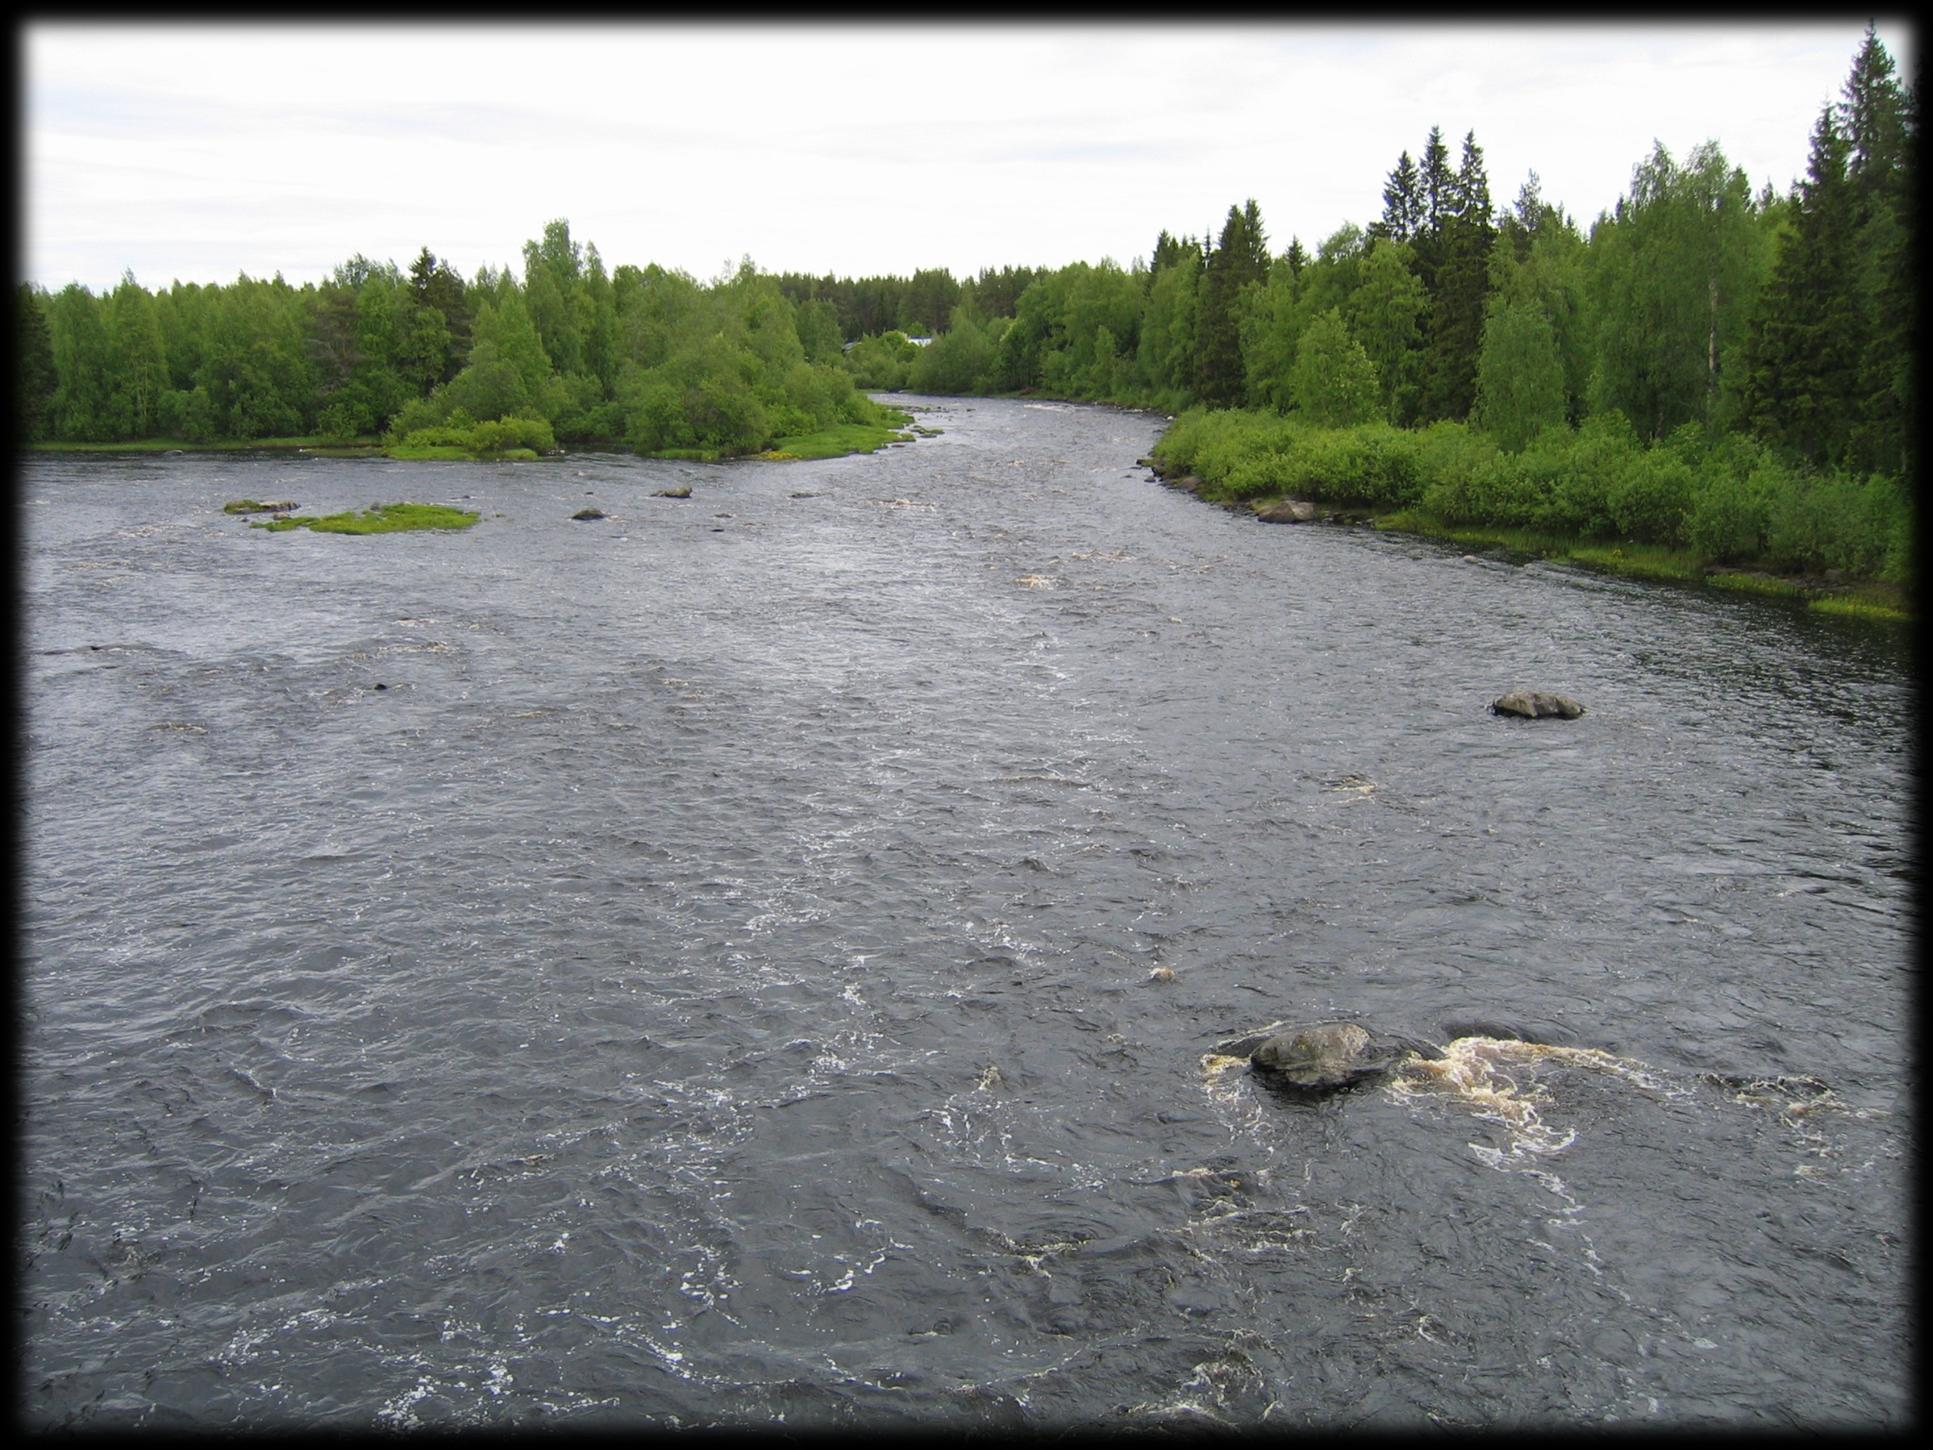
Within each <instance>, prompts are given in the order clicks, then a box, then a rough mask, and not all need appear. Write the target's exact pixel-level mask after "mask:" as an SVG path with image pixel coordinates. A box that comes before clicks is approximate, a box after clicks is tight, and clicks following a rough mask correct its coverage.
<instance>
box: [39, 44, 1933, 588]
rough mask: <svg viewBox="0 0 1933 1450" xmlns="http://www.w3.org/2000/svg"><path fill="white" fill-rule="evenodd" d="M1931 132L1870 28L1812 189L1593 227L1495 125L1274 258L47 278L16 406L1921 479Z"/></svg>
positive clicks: (1265, 250) (80, 422)
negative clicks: (1158, 433) (996, 430)
mask: <svg viewBox="0 0 1933 1450" xmlns="http://www.w3.org/2000/svg"><path fill="white" fill-rule="evenodd" d="M1917 144H1918V121H1917V98H1916V91H1915V90H1914V88H1913V87H1912V86H1911V85H1909V84H1906V83H1904V82H1903V81H1902V80H1901V78H1900V77H1899V75H1898V74H1897V71H1896V68H1895V66H1894V64H1893V61H1892V58H1891V57H1890V55H1888V53H1887V52H1886V49H1885V47H1884V46H1883V45H1882V44H1881V42H1880V41H1879V39H1878V37H1877V35H1876V34H1875V33H1874V32H1873V30H1872V28H1870V27H1869V28H1868V30H1867V33H1866V36H1865V38H1864V41H1863V43H1862V45H1861V47H1860V49H1859V51H1858V53H1857V55H1856V56H1855V58H1854V61H1853V65H1852V68H1851V72H1850V74H1849V76H1848V78H1847V80H1846V82H1845V84H1844V87H1843V89H1842V93H1841V98H1840V99H1839V100H1838V101H1837V102H1835V103H1829V104H1827V105H1826V106H1825V107H1823V108H1822V110H1821V112H1820V114H1819V116H1818V118H1817V122H1816V124H1815V126H1814V128H1813V132H1812V136H1811V146H1810V154H1809V157H1808V163H1807V170H1806V174H1805V176H1804V177H1803V178H1800V179H1797V180H1795V181H1794V183H1793V185H1792V186H1791V188H1790V189H1789V190H1788V191H1786V192H1784V193H1778V192H1775V191H1774V190H1773V189H1772V188H1771V187H1770V185H1769V184H1768V185H1767V186H1766V187H1765V188H1764V189H1762V190H1760V191H1758V192H1757V193H1754V192H1753V191H1752V189H1751V186H1750V184H1749V182H1748V180H1747V178H1746V177H1745V175H1744V173H1743V171H1741V170H1740V169H1738V168H1737V167H1735V166H1732V165H1731V164H1730V163H1728V162H1727V160H1726V159H1725V156H1724V154H1723V152H1722V150H1721V149H1720V147H1719V145H1718V143H1717V142H1715V141H1708V142H1706V143H1704V144H1702V145H1700V146H1698V147H1696V148H1695V149H1694V150H1692V151H1691V152H1690V154H1689V155H1688V156H1686V157H1684V158H1683V159H1682V160H1680V159H1678V158H1676V157H1674V156H1673V155H1672V154H1671V153H1670V152H1668V151H1667V150H1666V149H1665V147H1664V146H1663V145H1662V144H1656V145H1654V149H1653V150H1652V152H1651V154H1650V155H1649V156H1647V157H1645V158H1643V159H1642V160H1641V161H1640V162H1639V163H1638V164H1637V165H1636V166H1635V168H1634V170H1633V173H1632V181H1631V186H1630V189H1629V191H1628V193H1627V194H1626V195H1624V196H1622V197H1620V198H1619V199H1618V201H1617V203H1616V205H1615V206H1614V207H1613V208H1612V209H1611V210H1609V211H1606V212H1604V213H1602V214H1600V215H1599V217H1598V218H1597V220H1596V221H1595V222H1594V223H1593V224H1592V225H1591V226H1590V227H1589V228H1588V229H1585V228H1581V227H1580V226H1579V225H1578V224H1577V222H1576V221H1575V220H1574V219H1573V218H1571V217H1570V216H1569V215H1567V214H1566V213H1565V211H1564V210H1563V209H1562V208H1561V207H1559V206H1556V205H1553V204H1551V203H1550V202H1548V201H1546V200H1545V199H1544V197H1543V196H1542V195H1541V191H1540V184H1539V180H1538V177H1537V175H1536V173H1535V172H1532V173H1530V175H1529V177H1528V178H1527V180H1526V181H1525V182H1524V184H1523V185H1522V187H1521V189H1520V190H1519V191H1518V192H1517V194H1516V196H1515V198H1514V200H1513V201H1512V202H1511V203H1510V204H1508V205H1507V206H1501V207H1500V206H1497V205H1496V204H1495V203H1494V202H1493V200H1492V196H1491V192H1490V183H1489V179H1488V176H1487V172H1486V167H1485V162H1484V154H1483V150H1482V148H1481V147H1480V146H1479V145H1478V143H1477V138H1476V136H1475V134H1474V132H1468V133H1466V134H1465V135H1464V137H1463V138H1462V141H1461V143H1460V146H1459V147H1458V148H1457V151H1456V153H1455V155H1454V157H1453V156H1452V152H1451V148H1450V146H1449V144H1448V143H1447V142H1446V140H1445V138H1444V136H1443V134H1442V131H1441V128H1438V127H1433V128H1431V130H1430V131H1429V133H1428V135H1427V136H1426V137H1425V139H1424V141H1423V144H1422V146H1421V148H1420V150H1419V151H1418V153H1417V155H1416V156H1415V157H1412V156H1411V155H1410V154H1409V152H1407V151H1405V152H1403V153H1402V154H1401V155H1400V156H1399V157H1398V158H1397V159H1396V162H1395V164H1394V166H1393V167H1392V168H1391V169H1390V171H1389V172H1388V174H1387V177H1386V178H1385V181H1384V185H1383V188H1382V198H1383V210H1382V214H1381V215H1380V216H1379V217H1376V218H1374V219H1373V220H1371V221H1370V222H1369V223H1368V224H1367V225H1359V224H1357V223H1354V222H1350V223H1345V224H1344V225H1342V226H1341V227H1339V228H1338V229H1337V230H1336V231H1335V232H1334V233H1333V234H1332V235H1330V236H1329V237H1327V238H1326V239H1324V240H1323V241H1322V242H1321V243H1320V244H1319V245H1318V246H1317V248H1316V250H1315V253H1314V254H1313V255H1310V254H1309V253H1308V252H1306V251H1305V250H1304V248H1303V246H1302V244H1301V242H1300V240H1299V239H1291V241H1290V242H1289V243H1288V245H1287V246H1286V247H1285V248H1283V249H1282V250H1280V251H1279V252H1278V251H1274V250H1272V249H1271V247H1270V245H1269V242H1268V238H1267V235H1266V232H1265V229H1264V225H1263V219H1262V217H1261V214H1260V211H1259V209H1258V207H1257V205H1256V203H1255V202H1254V201H1253V200H1249V201H1248V202H1246V203H1245V204H1243V205H1239V206H1230V208H1229V210H1228V215H1227V218H1226V220H1225V221H1224V223H1223V225H1222V227H1221V229H1220V232H1219V234H1218V235H1216V236H1214V237H1212V238H1211V237H1208V236H1206V235H1204V236H1202V237H1193V236H1174V235H1171V234H1170V233H1168V232H1167V231H1165V230H1164V231H1162V232H1160V233H1159V235H1158V236H1157V237H1156V239H1155V243H1154V247H1153V250H1152V253H1151V254H1150V256H1149V257H1147V258H1146V259H1136V260H1135V261H1134V262H1133V263H1132V264H1131V265H1130V266H1128V267H1126V268H1123V267H1121V266H1120V265H1118V264H1117V263H1115V262H1114V261H1113V260H1111V259H1106V260H1102V261H1100V262H1098V263H1088V262H1075V263H1072V264H1069V265H1067V266H1063V267H1058V268H1036V267H1027V266H1008V267H1001V268H999V269H993V268H987V269H983V270H982V271H981V272H980V273H979V274H978V275H977V276H975V277H972V278H967V279H964V280H960V279H956V278H954V277H953V275H952V274H951V273H950V272H948V271H947V270H946V269H944V268H931V269H925V270H921V271H917V272H915V273H914V274H913V275H912V276H911V277H904V278H902V277H895V276H873V277H862V278H857V279H855V278H847V277H835V276H832V275H826V276H821V277H812V276H807V275H804V274H798V273H784V274H780V275H777V276H772V275H766V274H761V273H759V272H758V271H757V270H756V269H755V268H754V267H753V266H752V265H751V263H750V262H749V260H748V261H746V262H745V263H744V264H743V265H741V266H740V267H739V268H738V270H737V271H736V272H735V273H732V274H730V275H726V276H721V277H720V278H718V279H716V280H715V281H713V282H711V283H700V282H698V281H696V280H695V279H693V278H692V277H690V276H689V275H687V274H685V273H682V272H675V271H671V272H668V271H666V270H664V269H663V268H660V267H658V266H656V265H651V266H647V267H644V268H642V269H640V268H638V267H635V266H631V265H628V264H627V265H622V266H619V267H617V268H616V269H615V270H613V271H609V272H607V270H606V268H605V266H604V263H603V261H602V259H601V257H600V256H599V255H598V252H597V249H596V247H595V246H591V245H580V244H578V243H577V242H575V241H573V240H572V238H571V236H570V230H569V225H568V223H567V222H563V221H554V222H552V223H550V224H549V225H548V226H547V227H546V228H545V230H544V234H543V237H542V238H541V239H539V240H533V241H531V242H528V243H526V245H525V247H524V250H523V268H522V276H521V277H518V276H516V275H515V274H513V273H512V272H510V271H509V270H507V269H505V270H493V269H491V268H488V267H486V268H484V269H482V270H481V271H479V273H478V274H477V275H476V276H475V277H474V278H472V279H470V280H468V281H465V280H464V279H463V278H461V277H460V276H458V275H457V274H456V273H455V272H454V271H453V270H452V268H451V267H450V266H449V264H448V263H447V262H446V261H442V260H439V259H438V258H437V257H435V256H434V255H433V254H432V253H431V252H430V250H429V249H428V248H427V247H425V248H424V249H423V251H422V253H421V254H420V255H419V256H418V257H417V259H416V261H415V263H414V264H413V265H412V266H411V268H410V270H409V271H408V272H407V273H403V272H401V271H399V270H398V269H397V268H396V267H395V266H394V264H393V263H385V264H376V263H372V262H370V261H369V260H367V259H366V258H364V257H362V256H360V255H358V256H356V257H354V258H352V259H351V261H349V262H347V263H345V264H343V265H342V266H340V267H338V268H337V269H336V271H335V273H334V275H333V276H332V277H331V278H330V279H329V280H328V281H326V282H324V283H322V284H320V285H314V284H305V285H304V286H302V287H299V288H298V287H292V286H290V285H289V284H287V283H286V282H284V281H282V280H281V278H280V277H277V278H274V279H271V280H268V281H261V280H255V279H250V278H248V277H245V276H244V277H242V278H239V279H238V280H237V281H236V282H235V283H233V284H231V285H228V286H218V285H217V286H202V285H196V284H183V283H180V282H176V283H175V284H174V285H173V286H172V287H170V288H169V289H167V290H166V291H162V292H153V293H150V292H148V291H147V290H146V289H144V288H143V287H141V286H140V285H139V284H138V283H137V282H136V281H135V279H134V278H133V277H132V276H124V277H123V279H122V281H121V283H120V285H119V286H117V287H116V288H115V289H113V291H112V292H110V293H108V294H106V295H103V296H95V295H93V294H92V293H90V292H88V291H87V289H85V288H83V287H80V286H79V285H70V286H68V287H66V288H64V289H62V290H61V291H59V292H57V293H54V294H52V295H48V294H46V293H44V292H42V291H40V290H39V289H36V288H33V287H31V286H26V285H23V286H22V287H21V289H20V292H19V297H18V306H17V314H18V319H19V358H20V366H19V370H18V378H19V384H18V387H19V396H18V400H17V406H18V416H19V419H20V424H21V429H22V432H23V434H24V435H25V436H26V437H28V438H30V439H55V440H73V441H83V440H127V439H138V438H156V437H166V438H178V439H182V440H186V441H191V442H200V441H208V440H212V439H256V438H272V437H290V436H303V435H318V436H328V437H344V438H346V437H356V436H369V435H373V434H377V433H385V432H386V433H387V434H389V435H390V436H402V435H404V434H408V433H413V432H421V431H422V430H425V429H433V428H437V427H447V426H450V425H452V424H456V425H461V424H464V423H467V422H470V421H472V420H475V421H481V420H488V419H508V418H519V417H521V418H526V419H532V420H541V421H542V422H544V423H546V424H547V425H548V426H549V428H550V430H551V432H552V433H553V434H554V436H555V438H556V439H557V440H558V441H560V442H564V443H576V444H586V443H591V444H613V443H615V444H623V445H627V446H631V447H636V448H639V449H641V450H644V451H650V452H663V451H679V450H693V451H699V452H713V453H717V452H744V451H750V450H752V449H756V448H759V447H763V446H767V445H768V444H769V443H770V442H771V440H772V439H773V438H775V437H777V436H780V435H782V434H785V433H788V432H798V431H805V430H806V429H807V428H808V427H814V426H823V425H825V424H828V423H831V422H836V421H840V420H842V419H853V420H857V419H859V418H860V417H862V416H864V415H865V411H866V409H867V408H869V407H870V406H871V405H870V404H869V403H868V402H867V400H866V398H865V397H864V395H863V394H864V390H881V389H897V388H905V387H911V388H914V389H917V390H920V391H925V392H935V393H1020V392H1039V393H1046V394H1051V395H1054V396H1059V397H1066V398H1075V399H1087V400H1094V401H1108V402H1116V403H1122V404H1128V405H1134V406H1144V407H1156V408H1161V409H1164V410H1166V411H1169V412H1175V413H1181V412H1184V411H1186V410H1192V409H1209V410H1254V411H1259V412H1262V413H1264V414H1268V415H1270V416H1275V417H1280V418H1284V419H1287V420H1290V421H1292V422H1294V423H1295V424H1296V425H1298V426H1299V427H1302V428H1304V429H1305V430H1306V429H1307V428H1309V427H1316V428H1329V429H1335V428H1356V427H1363V426H1370V425H1381V426H1387V427H1392V428H1397V429H1404V430H1417V429H1427V428H1432V427H1439V426H1443V425H1448V426H1453V427H1455V428H1459V429H1464V430H1468V431H1470V432H1471V433H1473V434H1475V435H1477V436H1479V437H1480V438H1481V439H1483V440H1484V441H1486V442H1487V443H1488V444H1491V445H1494V446H1495V447H1496V448H1497V449H1499V450H1501V452H1502V453H1503V454H1505V455H1508V456H1510V457H1521V456H1522V455H1523V454H1524V453H1525V451H1526V450H1529V449H1531V448H1532V445H1533V444H1536V445H1537V446H1538V447H1540V448H1541V449H1543V450H1544V452H1545V453H1548V452H1549V451H1550V450H1551V449H1552V448H1555V447H1559V446H1560V445H1561V446H1563V447H1571V446H1573V445H1576V446H1582V445H1581V444H1579V443H1578V440H1579V439H1580V437H1581V436H1582V433H1581V431H1580V430H1585V429H1586V427H1587V425H1591V426H1594V427H1595V428H1596V429H1597V431H1598V432H1600V433H1601V432H1603V430H1604V429H1606V428H1612V429H1625V430H1628V431H1629V432H1630V434H1631V435H1632V437H1633V438H1634V439H1635V440H1636V442H1637V444H1638V445H1639V446H1641V447H1655V446H1658V445H1661V444H1664V443H1666V442H1667V441H1670V442H1671V443H1672V444H1673V447H1674V448H1675V449H1676V450H1677V451H1678V454H1679V455H1681V456H1682V455H1685V452H1686V450H1687V449H1688V448H1690V447H1691V439H1692V437H1693V436H1694V435H1695V436H1696V437H1697V438H1698V439H1701V440H1703V443H1704V445H1705V446H1706V447H1708V448H1709V447H1714V446H1716V445H1717V444H1719V443H1720V442H1723V441H1726V440H1731V442H1732V444H1733V445H1735V446H1734V447H1733V453H1734V454H1737V453H1738V449H1739V448H1740V447H1744V448H1746V449H1747V450H1748V451H1749V450H1752V449H1757V450H1763V451H1767V452H1768V453H1769V454H1770V455H1773V456H1776V458H1777V459H1778V460H1779V465H1780V467H1781V468H1783V469H1785V470H1786V471H1787V472H1788V473H1792V474H1793V475H1794V476H1805V475H1806V474H1808V473H1809V472H1818V471H1833V470H1839V471H1843V472H1846V473H1848V474H1851V475H1855V476H1858V477H1860V478H1866V477H1869V476H1871V477H1879V478H1884V479H1890V480H1893V485H1892V486H1893V488H1894V490H1895V492H1896V493H1899V494H1900V495H1901V496H1902V499H1903V498H1904V492H1905V489H1906V480H1907V479H1908V478H1910V477H1913V476H1916V469H1917V456H1918V452H1917V450H1918V442H1917V431H1916V426H1915V417H1914V409H1913V407H1912V386H1913V352H1914V347H1913V342H1914V336H1915V329H1916V327H1917V306H1918V292H1917V281H1916V277H1915V274H1914V261H1915V255H1914V250H1913V245H1912V238H1913V235H1914V230H1915V225H1916V212H1915V205H1916V199H1917V187H1916V175H1917V171H1916V167H1917ZM908 334H928V335H931V336H932V342H931V344H930V345H928V346H924V347H919V346H914V345H912V344H911V343H909V342H908V341H907V335H908ZM1244 436H1248V435H1244ZM1540 440H1541V442H1540ZM1739 456H1743V455H1739ZM1753 456H1756V454H1754V455H1753ZM1795 471H1796V472H1795ZM1498 486H1499V487H1500V488H1502V487H1504V486H1503V485H1501V484H1499V485H1498ZM1523 487H1529V485H1523V486H1522V487H1520V488H1519V490H1518V491H1519V492H1522V488H1523ZM1504 491H1505V492H1506V493H1507V492H1508V491H1509V490H1508V489H1507V488H1506V489H1505V490H1504ZM1472 507H1475V508H1477V511H1478V513H1479V514H1481V513H1482V512H1483V508H1484V507H1486V506H1482V505H1473V506H1472ZM1512 507H1516V506H1515V505H1510V504H1509V500H1507V499H1502V498H1499V500H1497V501H1496V508H1495V509H1493V510H1492V512H1493V513H1496V514H1497V516H1498V517H1501V516H1503V515H1504V514H1509V513H1510V512H1511V508H1512ZM1902 509H1903V506H1902ZM1902 509H1895V510H1893V513H1894V515H1895V516H1898V517H1904V514H1903V511H1902ZM1516 512H1517V513H1520V514H1521V513H1523V512H1524V509H1523V508H1522V507H1516ZM1680 512H1681V513H1682V510H1681V511H1680ZM1761 512H1762V510H1761ZM1665 514H1666V515H1669V514H1670V510H1665ZM1888 527H1892V528H1894V530H1895V532H1897V531H1898V528H1899V527H1903V526H1898V525H1888ZM1665 532H1666V533H1670V532H1671V530H1669V529H1667V530H1665ZM1682 532H1683V530H1682V528H1680V530H1679V533H1680V534H1682ZM1749 534H1750V530H1746V531H1745V535H1746V536H1749ZM1675 541H1677V542H1683V541H1684V540H1683V538H1682V537H1679V538H1677V539H1676V540H1675ZM1746 548H1747V545H1746V544H1740V545H1739V546H1738V547H1737V548H1736V549H1734V550H1733V553H1734V554H1737V553H1739V552H1740V551H1741V550H1746ZM1895 552H1897V551H1895Z"/></svg>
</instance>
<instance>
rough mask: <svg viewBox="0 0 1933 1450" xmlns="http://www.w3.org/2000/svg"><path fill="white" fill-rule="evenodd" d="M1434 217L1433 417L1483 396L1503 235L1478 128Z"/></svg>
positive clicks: (1428, 365) (1429, 399)
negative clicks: (1480, 385)
mask: <svg viewBox="0 0 1933 1450" xmlns="http://www.w3.org/2000/svg"><path fill="white" fill-rule="evenodd" d="M1434 134H1435V133H1434V132H1432V135H1434ZM1438 149H1440V142H1439V143H1438ZM1434 219H1435V227H1434V232H1435V251H1436V286H1435V288H1434V290H1433V292H1432V295H1431V298H1430V322H1429V333H1428V339H1427V342H1426V344H1425V348H1424V357H1423V381H1422V389H1423V400H1422V409H1421V412H1422V416H1424V417H1426V418H1449V419H1453V420H1457V419H1462V418H1464V417H1467V416H1468V415H1469V412H1470V408H1471V406H1472V404H1473V403H1474V402H1475V400H1476V371H1477V351H1478V349H1479V347H1480V346H1481V343H1482V338H1483V309H1484V303H1485V301H1486V300H1487V298H1488V296H1489V290H1490V266H1489V258H1490V248H1491V245H1492V243H1493V242H1494V241H1495V240H1496V235H1497V233H1496V226H1495V222H1494V219H1493V218H1492V215H1491V210H1490V183H1489V180H1488V179H1487V177H1486V176H1485V174H1484V167H1483V150H1482V148H1481V147H1479V146H1478V145H1477V139H1476V133H1475V132H1474V131H1472V132H1468V133H1466V134H1465V136H1464V138H1463V155H1462V160H1461V162H1460V164H1459V165H1458V167H1457V170H1456V172H1455V173H1454V174H1453V175H1446V176H1445V178H1444V180H1443V181H1442V182H1441V183H1440V184H1439V187H1438V191H1437V195H1436V199H1435V211H1434Z"/></svg>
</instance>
